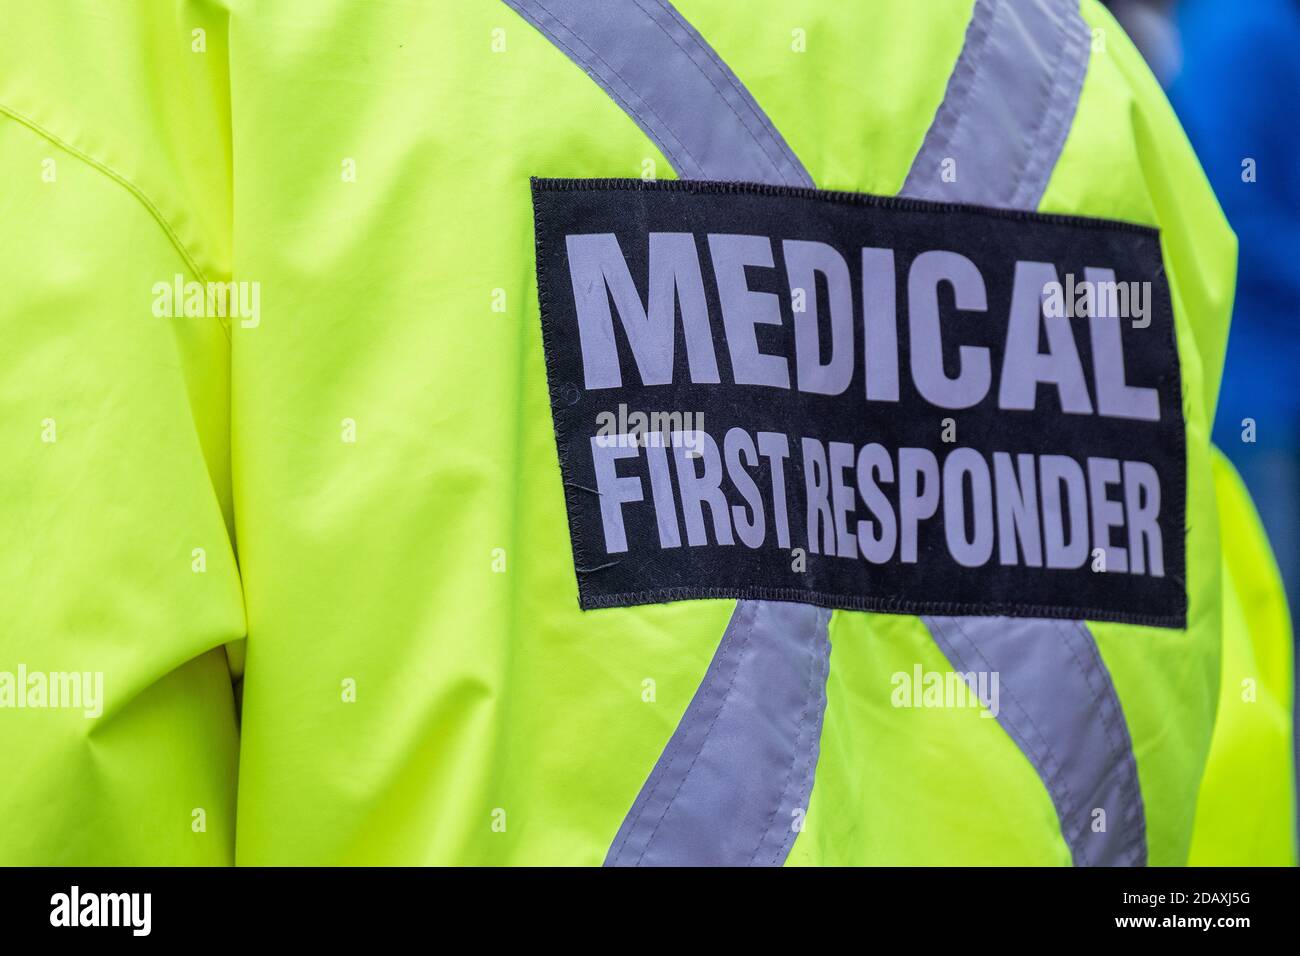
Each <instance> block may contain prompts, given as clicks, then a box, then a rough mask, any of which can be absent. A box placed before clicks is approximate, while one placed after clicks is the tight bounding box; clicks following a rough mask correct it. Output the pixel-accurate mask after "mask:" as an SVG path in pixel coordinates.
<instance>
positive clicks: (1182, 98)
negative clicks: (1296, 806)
mask: <svg viewBox="0 0 1300 956" xmlns="http://www.w3.org/2000/svg"><path fill="white" fill-rule="evenodd" d="M1107 6H1109V7H1110V9H1111V12H1112V13H1114V14H1115V16H1116V18H1117V19H1118V20H1119V21H1120V23H1121V24H1122V25H1123V26H1124V28H1125V30H1126V31H1127V32H1128V34H1129V35H1130V36H1131V37H1132V38H1133V40H1134V41H1135V42H1136V43H1137V45H1138V47H1139V48H1140V49H1141V50H1142V52H1143V54H1144V55H1145V56H1146V58H1147V61H1148V62H1149V63H1150V64H1151V68H1152V70H1154V71H1155V74H1156V76H1157V77H1159V79H1160V81H1161V83H1162V84H1163V85H1164V87H1165V89H1166V90H1167V91H1168V93H1169V99H1170V101H1171V102H1172V103H1173V105H1174V109H1175V110H1177V112H1178V116H1179V118H1180V119H1181V120H1182V123H1183V126H1184V128H1185V129H1186V130H1187V135H1188V137H1189V138H1190V139H1191V141H1192V146H1193V147H1195V149H1196V153H1197V155H1198V156H1200V159H1201V164H1202V165H1203V166H1204V167H1205V173H1206V175H1207V176H1208V177H1209V179H1210V183H1211V185H1213V187H1214V192H1215V194H1216V195H1217V196H1218V197H1219V203H1220V204H1221V205H1222V206H1223V211H1224V213H1225V214H1226V215H1227V217H1228V221H1229V222H1230V223H1231V224H1232V228H1233V229H1234V230H1235V231H1236V233H1237V239H1238V242H1239V243H1240V255H1239V262H1238V273H1237V300H1236V305H1235V307H1234V311H1233V317H1232V332H1231V335H1230V337H1229V339H1228V357H1227V364H1226V365H1225V367H1224V373H1223V388H1222V391H1221V392H1220V396H1219V409H1218V415H1217V417H1216V418H1215V422H1214V442H1215V444H1216V445H1218V446H1219V447H1220V448H1221V449H1223V451H1224V452H1225V453H1226V454H1227V455H1228V457H1229V458H1231V459H1232V461H1233V463H1234V464H1235V465H1236V466H1237V468H1238V470H1239V471H1240V472H1241V475H1242V477H1243V478H1244V479H1245V481H1246V484H1247V486H1248V487H1249V488H1250V492H1251V496H1252V497H1253V498H1254V501H1255V507H1256V508H1258V509H1259V513H1260V517H1261V518H1262V519H1263V521H1264V527H1265V529H1266V530H1267V532H1268V536H1269V540H1270V541H1271V542H1272V545H1273V552H1274V554H1275V555H1276V556H1277V561H1278V566H1279V567H1280V568H1281V571H1282V578H1283V581H1284V582H1285V584H1286V591H1287V599H1288V601H1289V603H1290V606H1291V618H1292V621H1293V622H1294V621H1295V620H1296V611H1297V609H1300V0H1110V2H1108V3H1107ZM1250 160H1253V173H1254V175H1253V177H1252V176H1249V175H1243V174H1244V173H1246V172H1248V168H1249V166H1248V161H1250ZM1243 164H1247V165H1243ZM1252 180H1253V181H1252ZM1247 419H1251V420H1253V421H1254V423H1255V429H1254V437H1255V441H1253V442H1249V441H1244V440H1243V433H1244V431H1245V428H1246V426H1245V424H1244V423H1245V421H1246V420H1247ZM1297 658H1300V655H1297ZM1297 663H1298V667H1297V674H1298V676H1300V660H1298V662H1297ZM1297 753H1298V754H1300V746H1298V747H1297ZM1298 762H1300V761H1298Z"/></svg>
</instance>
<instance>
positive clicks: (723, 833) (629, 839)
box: [605, 601, 831, 866]
mask: <svg viewBox="0 0 1300 956" xmlns="http://www.w3.org/2000/svg"><path fill="white" fill-rule="evenodd" d="M830 617H831V612H830V611H828V610H825V609H823V608H817V607H811V606H810V605H807V604H787V603H784V602H777V601H741V602H739V603H738V604H737V605H736V610H735V613H734V614H733V615H732V617H731V622H730V623H729V624H728V625H727V630H726V632H725V633H724V634H723V635H722V643H721V644H720V645H719V647H718V651H717V653H716V654H715V655H714V657H713V662H712V663H711V664H709V670H708V672H707V673H706V674H705V675H704V680H703V682H702V683H701V684H700V687H699V689H698V690H697V691H696V692H695V697H694V698H693V699H692V700H691V703H690V706H688V707H687V708H686V714H685V716H683V717H682V720H681V723H680V724H678V726H677V730H676V732H674V733H673V736H672V739H671V740H669V742H668V746H667V747H666V748H665V749H664V752H663V754H662V756H660V758H659V762H658V763H657V764H656V765H655V768H654V770H653V771H652V772H651V774H650V778H649V779H648V780H647V781H646V782H645V786H643V787H642V788H641V793H640V794H639V795H638V796H637V798H636V802H635V803H634V804H633V805H632V809H631V811H629V813H628V815H627V818H626V819H625V820H624V821H623V826H622V827H620V828H619V831H618V835H617V836H616V837H615V838H614V843H613V845H612V846H611V847H610V849H609V854H608V855H607V856H606V857H605V864H606V865H607V866H780V865H781V864H782V863H784V862H785V858H786V856H787V855H788V854H789V852H790V847H791V846H792V845H793V844H794V839H795V836H797V829H796V825H797V824H799V823H801V821H802V819H803V815H804V813H805V812H806V810H807V808H808V795H809V794H810V793H811V792H812V783H813V771H814V770H815V769H816V764H817V754H818V752H819V742H820V740H821V731H822V716H823V714H824V713H825V710H826V674H827V670H828V668H829V666H830V644H829V642H828V640H827V633H826V632H827V627H828V625H829V623H830Z"/></svg>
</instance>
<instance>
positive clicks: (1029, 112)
mask: <svg viewBox="0 0 1300 956" xmlns="http://www.w3.org/2000/svg"><path fill="white" fill-rule="evenodd" d="M1090 37H1091V32H1090V31H1089V29H1088V25H1087V24H1086V23H1085V22H1084V21H1083V18H1082V17H1080V16H1079V12H1078V5H1077V2H1076V0H977V2H976V4H975V11H974V13H973V14H972V16H971V22H970V26H968V27H967V29H966V45H965V47H964V48H963V49H962V52H961V55H960V56H959V57H958V59H957V65H956V67H954V69H953V73H952V77H951V79H950V80H949V81H948V90H947V93H946V94H945V97H944V101H943V103H942V104H941V105H940V107H939V110H938V112H937V113H936V114H935V118H934V122H933V124H932V125H931V127H930V129H929V131H928V132H927V133H926V136H925V142H924V143H923V144H922V146H921V149H920V151H919V152H918V154H917V156H916V159H915V160H914V161H913V163H912V169H911V171H910V172H909V173H908V176H907V181H906V183H904V185H903V190H902V195H904V196H911V197H914V198H917V199H935V200H948V201H951V202H966V203H978V204H981V205H988V206H1003V207H1008V208H1014V209H1037V208H1038V203H1039V202H1040V201H1041V200H1042V197H1043V193H1044V192H1045V191H1046V189H1047V183H1048V180H1049V179H1050V178H1051V175H1052V170H1053V169H1054V168H1055V166H1056V161H1057V159H1058V158H1059V156H1060V154H1061V148H1062V147H1063V146H1064V144H1065V138H1066V135H1067V134H1068V133H1069V131H1070V126H1071V124H1072V123H1073V122H1074V113H1075V109H1076V108H1077V106H1078V101H1079V94H1080V91H1081V89H1082V87H1083V77H1084V74H1085V73H1086V72H1087V69H1088V57H1089V52H1090ZM1035 74H1036V75H1035ZM946 159H952V160H954V161H955V163H956V165H955V166H953V167H951V169H952V172H953V173H954V174H955V180H954V181H952V182H945V181H944V175H943V173H944V171H945V170H944V165H943V164H944V160H946ZM924 621H925V623H926V626H927V627H929V629H930V633H931V634H932V635H933V636H934V639H935V641H936V642H937V643H938V644H939V646H940V648H941V649H942V650H943V652H944V654H945V655H946V656H947V658H948V660H949V662H950V663H951V664H952V666H953V667H955V668H956V669H957V670H958V671H960V672H962V673H964V674H966V673H970V672H972V671H996V672H997V673H998V681H999V687H1000V690H1001V700H1000V710H999V713H998V722H999V723H1001V725H1002V727H1003V728H1004V729H1005V730H1006V731H1007V733H1008V734H1009V735H1010V736H1011V738H1012V739H1013V740H1015V742H1016V744H1017V745H1018V746H1019V747H1020V749H1021V750H1022V751H1023V752H1024V754H1025V756H1026V757H1027V758H1028V759H1029V762H1030V763H1031V764H1033V766H1034V769H1035V770H1037V771H1038V774H1039V776H1040V777H1041V778H1042V780H1043V784H1044V785H1045V786H1046V787H1047V792H1048V794H1049V795H1050V796H1051V798H1052V803H1053V804H1054V805H1055V807H1056V813H1057V816H1058V817H1059V818H1060V821H1061V833H1062V835H1063V836H1064V837H1065V841H1066V843H1067V844H1068V845H1069V847H1070V853H1071V856H1072V857H1073V860H1074V863H1075V865H1076V866H1089V865H1092V866H1144V865H1145V864H1146V859H1147V848H1146V813H1145V810H1144V808H1143V804H1142V788H1141V786H1140V784H1139V781H1138V774H1137V761H1136V760H1135V759H1134V756H1133V742H1132V740H1131V739H1130V737H1129V733H1128V725H1127V723H1126V722H1125V720H1124V712H1123V709H1122V708H1121V706H1120V702H1119V695H1118V693H1116V691H1115V685H1114V683H1113V682H1112V681H1111V679H1110V673H1109V672H1108V671H1107V670H1106V665H1105V664H1104V663H1103V662H1102V659H1101V654H1100V653H1099V652H1098V650H1097V643H1096V641H1095V640H1094V638H1093V636H1092V634H1091V633H1090V632H1089V631H1088V628H1087V626H1086V625H1084V623H1083V622H1082V621H1054V620H1036V619H1025V618H1005V617H926V618H924ZM1097 809H1101V810H1104V811H1105V814H1106V816H1105V829H1104V830H1102V831H1100V832H1094V831H1093V825H1094V810H1097Z"/></svg>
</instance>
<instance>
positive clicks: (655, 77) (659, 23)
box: [505, 0, 812, 186]
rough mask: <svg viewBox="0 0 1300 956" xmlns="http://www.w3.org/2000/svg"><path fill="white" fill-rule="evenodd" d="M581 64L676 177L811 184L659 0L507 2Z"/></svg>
mask: <svg viewBox="0 0 1300 956" xmlns="http://www.w3.org/2000/svg"><path fill="white" fill-rule="evenodd" d="M505 2H506V3H507V4H509V5H510V6H511V7H513V8H514V9H515V10H516V11H517V12H518V13H519V15H520V16H522V17H523V18H524V19H525V20H527V21H528V22H529V23H531V24H532V25H533V26H535V27H536V28H537V29H538V30H540V31H541V32H542V34H543V35H545V36H546V38H547V39H549V40H550V41H551V42H552V43H554V44H555V45H556V46H557V47H559V48H560V49H561V50H563V51H564V52H565V53H566V54H567V55H568V57H569V59H571V60H573V62H574V63H576V64H578V66H580V67H582V69H583V70H585V71H586V72H587V74H588V75H590V76H591V78H592V79H593V80H595V81H596V82H597V83H599V84H600V86H601V87H602V88H603V89H604V90H605V92H606V93H608V94H609V95H610V97H612V98H613V100H614V101H615V102H616V103H618V105H619V106H621V107H623V111H624V112H625V113H627V115H628V116H629V117H630V118H631V119H632V120H633V121H635V122H636V124H637V125H638V126H640V127H641V129H642V130H644V131H645V134H646V135H647V136H649V137H650V138H651V139H652V140H654V142H655V145H657V146H658V147H659V149H660V150H661V151H662V152H663V154H664V156H665V157H666V158H667V159H668V162H670V163H671V164H672V167H673V169H674V170H676V172H677V175H678V176H679V177H681V178H682V179H731V180H746V181H749V182H762V183H785V184H786V185H791V186H811V185H812V179H811V178H810V177H809V176H808V173H807V171H806V170H805V169H804V168H803V165H802V164H801V163H800V162H799V160H798V159H796V158H795V155H794V153H793V152H791V150H790V147H789V146H788V145H786V142H785V140H784V139H782V138H781V134H780V133H778V132H777V131H776V129H775V128H774V127H773V126H772V123H771V121H770V120H769V119H768V118H767V115H766V114H765V113H764V112H763V111H762V110H761V109H760V108H759V106H758V104H757V103H755V102H754V98H753V97H752V96H750V95H749V91H748V90H746V89H745V87H744V86H742V85H741V83H740V80H738V79H737V78H736V75H735V74H734V73H732V72H731V70H730V69H729V68H728V67H727V65H726V64H725V63H723V62H722V60H721V59H719V57H718V55H717V54H716V53H715V52H714V51H713V49H712V48H711V47H710V46H709V45H708V44H707V43H705V42H704V39H703V38H702V37H701V36H700V35H699V33H697V32H696V31H695V28H694V27H692V26H691V25H690V24H688V23H687V22H686V21H685V20H683V19H682V17H681V15H680V14H678V12H677V11H676V10H674V9H673V8H672V6H671V5H670V4H668V3H666V2H665V0H505Z"/></svg>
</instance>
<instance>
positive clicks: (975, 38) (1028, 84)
mask: <svg viewBox="0 0 1300 956" xmlns="http://www.w3.org/2000/svg"><path fill="white" fill-rule="evenodd" d="M1091 37H1092V34H1091V31H1090V30H1089V29H1088V25H1087V24H1086V23H1085V22H1084V20H1083V18H1082V17H1081V16H1079V10H1078V2H1077V0H976V4H975V11H974V13H973V14H972V16H971V21H970V25H969V26H968V27H967V28H966V44H965V46H964V47H963V48H962V51H961V55H960V56H959V57H958V59H957V65H956V66H955V67H954V68H953V72H952V77H951V78H950V79H949V81H948V90H947V92H946V93H945V94H944V99H943V103H942V104H941V105H940V106H939V110H938V112H937V113H936V114H935V117H934V122H933V123H932V124H931V125H930V129H929V131H928V132H927V133H926V135H925V141H924V142H923V143H922V144H921V149H920V151H919V152H918V153H917V155H916V159H915V160H913V162H912V168H911V170H910V172H908V174H907V181H906V182H905V183H904V185H903V189H902V195H904V196H913V197H915V198H918V199H934V200H949V201H953V202H967V203H976V204H979V205H983V206H1000V207H1005V208H1010V209H1037V208H1038V203H1039V200H1041V199H1042V196H1043V192H1044V191H1045V190H1046V189H1047V181H1048V179H1050V178H1051V175H1052V170H1053V169H1054V168H1055V166H1056V160H1057V158H1058V157H1059V156H1060V155H1061V148H1062V147H1063V146H1064V145H1065V137H1066V135H1067V134H1068V133H1069V132H1070V126H1071V125H1072V124H1073V123H1074V111H1075V108H1076V107H1077V106H1078V102H1079V91H1080V89H1081V88H1082V86H1083V77H1084V74H1085V73H1086V72H1087V70H1088V57H1089V52H1090V49H1091ZM949 173H950V174H951V175H946V174H949ZM954 177H955V178H954ZM945 180H952V181H945Z"/></svg>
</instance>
